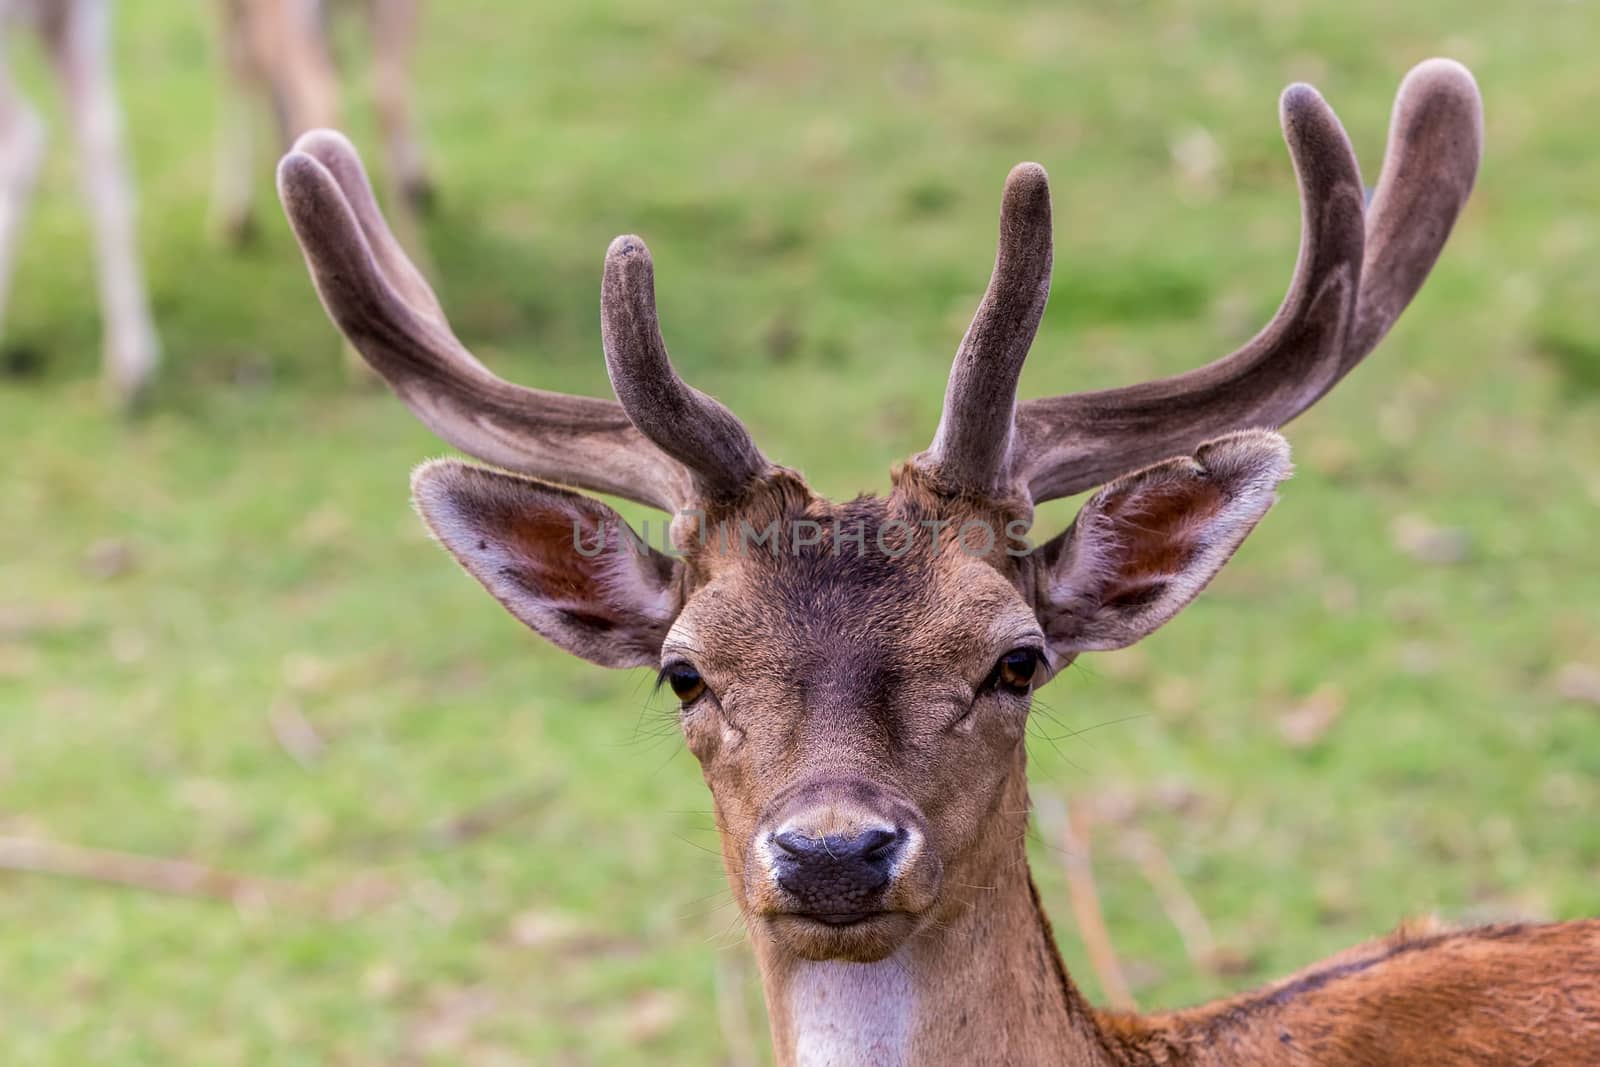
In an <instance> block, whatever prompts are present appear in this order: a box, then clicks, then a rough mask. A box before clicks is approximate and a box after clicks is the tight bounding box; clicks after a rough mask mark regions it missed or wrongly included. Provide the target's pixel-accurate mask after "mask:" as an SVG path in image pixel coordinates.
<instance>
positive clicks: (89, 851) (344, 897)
mask: <svg viewBox="0 0 1600 1067" xmlns="http://www.w3.org/2000/svg"><path fill="white" fill-rule="evenodd" d="M0 871H14V872H17V873H22V874H43V875H50V876H52V877H56V878H71V879H75V880H78V881H85V882H99V883H101V884H104V885H115V886H123V887H125V888H129V889H139V890H143V891H145V892H149V893H162V894H166V895H168V896H180V897H197V898H202V899H207V900H220V901H224V902H226V903H229V904H233V905H235V906H237V907H241V908H252V907H255V908H259V907H286V908H293V909H296V910H301V911H310V912H313V913H317V914H326V915H331V916H334V917H336V918H348V917H349V916H351V915H354V914H357V913H359V912H362V911H367V910H369V909H371V908H373V907H376V906H377V905H379V904H381V903H383V902H384V901H386V900H388V899H389V898H390V897H392V896H393V895H394V887H393V886H392V885H390V884H389V883H388V882H386V881H384V880H382V879H380V878H378V877H376V876H361V877H357V878H352V879H349V880H347V881H345V882H343V883H341V884H340V885H338V886H337V887H335V888H334V889H333V890H332V891H330V892H325V893H317V892H314V891H312V890H311V889H309V888H307V887H306V886H303V885H299V884H296V883H294V882H284V881H279V880H276V879H270V878H258V877H255V876H253V875H247V874H239V873H237V872H234V871H226V870H222V869H221V868H218V867H209V866H207V865H205V864H202V863H195V862H192V861H190V860H175V859H167V858H164V857H158V856H143V855H139V854H137V853H133V852H117V851H114V850H111V849H101V848H87V847H84V846H82V845H69V844H65V843H63V842H60V841H49V840H45V839H42V838H31V837H0Z"/></svg>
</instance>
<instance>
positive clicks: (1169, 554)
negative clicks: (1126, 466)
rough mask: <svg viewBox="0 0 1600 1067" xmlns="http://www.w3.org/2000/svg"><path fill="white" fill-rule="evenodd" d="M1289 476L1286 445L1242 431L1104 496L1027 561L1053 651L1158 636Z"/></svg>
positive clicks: (1265, 434)
mask: <svg viewBox="0 0 1600 1067" xmlns="http://www.w3.org/2000/svg"><path fill="white" fill-rule="evenodd" d="M1289 472H1290V463H1289V445H1288V442H1287V441H1285V440H1284V439H1283V438H1282V437H1281V436H1279V435H1278V434H1276V433H1272V432H1270V431H1266V430H1245V431H1243V432H1240V433H1234V434H1229V435H1228V436H1226V437H1220V438H1217V439H1216V440H1214V441H1210V442H1207V443H1206V444H1204V445H1201V446H1200V448H1199V449H1198V450H1196V452H1195V454H1194V455H1193V456H1183V457H1179V458H1176V459H1169V460H1166V461H1164V462H1162V463H1158V464H1156V465H1155V466H1153V467H1147V468H1145V469H1144V470H1141V471H1137V472H1135V473H1133V474H1130V475H1128V476H1126V477H1124V478H1120V479H1118V480H1117V481H1114V482H1112V483H1110V484H1108V485H1106V486H1105V487H1104V488H1102V489H1101V490H1100V491H1099V492H1097V493H1096V494H1095V495H1094V496H1093V497H1091V498H1090V499H1089V501H1088V503H1086V504H1085V505H1084V506H1083V509H1082V510H1081V511H1079V512H1078V517H1077V519H1076V520H1074V522H1073V524H1072V525H1071V526H1070V527H1068V528H1067V530H1066V531H1065V532H1063V533H1062V534H1060V535H1059V536H1057V537H1055V538H1054V539H1052V540H1050V541H1048V542H1046V543H1045V544H1043V545H1041V546H1040V547H1039V548H1038V549H1036V550H1035V551H1034V553H1033V558H1034V566H1035V571H1034V575H1035V583H1036V586H1035V596H1036V598H1037V611H1038V615H1039V620H1040V623H1041V625H1042V626H1043V627H1044V630H1045V635H1046V637H1047V639H1048V640H1049V642H1050V644H1051V648H1052V651H1053V652H1055V653H1057V654H1059V655H1071V654H1074V653H1077V652H1089V651H1107V650H1110V649H1116V648H1124V647H1126V646H1128V645H1131V644H1133V643H1134V642H1135V641H1138V640H1140V639H1141V638H1143V637H1145V636H1147V635H1148V634H1150V633H1152V632H1153V631H1155V630H1156V629H1158V628H1159V627H1160V626H1161V625H1162V624H1163V623H1165V622H1166V621H1167V620H1168V619H1171V618H1172V617H1173V616H1174V615H1176V614H1177V613H1178V612H1179V611H1180V610H1182V609H1183V607H1184V605H1186V604H1188V603H1189V602H1190V601H1191V600H1193V599H1194V598H1195V597H1196V596H1197V595H1198V594H1199V593H1200V590H1202V589H1204V588H1205V586H1206V584H1207V583H1208V582H1210V581H1211V579H1212V578H1213V577H1215V576H1216V573H1217V572H1218V571H1219V570H1221V569H1222V565H1223V564H1224V563H1226V562H1227V561H1228V559H1229V558H1230V557H1231V556H1232V555H1233V553H1234V551H1235V550H1237V549H1238V547H1239V545H1240V544H1241V543H1242V542H1243V541H1244V539H1245V535H1247V534H1248V533H1249V532H1250V531H1251V530H1252V529H1254V528H1255V525H1256V523H1258V522H1260V521H1261V518H1262V516H1263V515H1265V514H1266V513H1267V509H1268V508H1270V507H1271V506H1272V504H1273V502H1274V501H1275V500H1276V499H1277V486H1278V484H1279V483H1280V482H1282V481H1283V480H1284V479H1285V478H1287V477H1288V476H1289Z"/></svg>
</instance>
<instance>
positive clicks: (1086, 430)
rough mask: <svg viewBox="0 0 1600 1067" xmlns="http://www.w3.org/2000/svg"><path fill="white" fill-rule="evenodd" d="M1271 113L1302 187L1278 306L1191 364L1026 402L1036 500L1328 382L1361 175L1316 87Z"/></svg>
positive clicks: (1357, 253)
mask: <svg viewBox="0 0 1600 1067" xmlns="http://www.w3.org/2000/svg"><path fill="white" fill-rule="evenodd" d="M1280 116H1281V120H1282V125H1283V135H1284V140H1285V141H1286V142H1287V144H1288V147H1289V154H1290V157H1291V158H1292V159H1293V161H1294V167H1295V174H1296V177H1297V178H1298V180H1299V185H1300V208H1301V211H1300V218H1301V235H1300V253H1299V258H1298V260H1297V261H1296V264H1295V271H1294V277H1293V279H1292V280H1291V281H1290V283H1289V290H1288V292H1287V294H1286V295H1285V296H1284V298H1283V303H1282V304H1281V305H1280V306H1279V307H1278V311H1277V314H1276V315H1274V316H1273V318H1272V321H1271V322H1269V323H1268V324H1267V325H1266V327H1265V328H1263V329H1262V330H1261V332H1260V333H1258V334H1256V336H1255V337H1254V338H1252V339H1251V340H1250V341H1248V342H1247V343H1246V344H1245V345H1244V346H1243V347H1242V348H1240V349H1239V350H1238V351H1236V352H1234V353H1233V354H1232V355H1230V356H1227V357H1225V358H1223V359H1220V360H1217V361H1216V362H1215V363H1211V364H1209V365H1207V366H1205V367H1201V368H1199V369H1198V370H1193V371H1189V372H1188V373H1186V374H1179V375H1176V376H1174V377H1171V378H1164V379H1159V380H1157V381H1153V382H1146V383H1144V384H1141V385H1134V386H1128V387H1125V388H1121V389H1107V390H1102V391H1098V392H1089V393H1076V394H1071V395H1067V396H1057V397H1049V398H1045V399H1040V400H1029V401H1025V402H1024V403H1023V404H1022V405H1021V407H1020V409H1019V411H1018V413H1017V433H1018V438H1019V440H1018V443H1017V448H1018V453H1019V455H1018V459H1017V464H1016V467H1017V470H1016V478H1017V479H1018V480H1019V481H1021V482H1022V483H1023V484H1025V485H1026V487H1027V491H1028V493H1029V495H1030V496H1031V497H1032V499H1033V500H1034V501H1035V502H1039V501H1044V500H1053V499H1055V498H1057V497H1062V496H1068V495H1070V494H1072V493H1075V492H1078V491H1080V490H1082V489H1087V488H1089V487H1090V486H1094V485H1099V484H1101V483H1102V482H1106V481H1109V480H1110V479H1112V478H1114V477H1116V476H1117V475H1119V474H1122V473H1125V472H1127V471H1130V470H1135V469H1137V468H1139V467H1143V466H1147V465H1149V464H1151V463H1154V462H1157V461H1159V460H1161V459H1165V458H1167V457H1170V456H1175V455H1182V454H1185V453H1188V452H1192V451H1193V450H1194V449H1195V448H1196V447H1197V446H1198V445H1199V444H1201V443H1202V442H1203V441H1205V440H1207V439H1209V438H1212V437H1216V436H1218V435H1219V434H1222V433H1226V432H1227V431H1229V430H1234V429H1245V428H1249V427H1259V426H1276V425H1278V424H1280V423H1282V422H1284V421H1286V420H1287V419H1289V418H1291V417H1293V416H1294V415H1295V414H1296V413H1297V412H1299V411H1300V410H1301V409H1303V408H1304V407H1305V406H1306V405H1308V404H1310V403H1311V401H1312V400H1314V399H1315V398H1316V397H1318V396H1320V395H1322V393H1323V391H1325V390H1326V389H1327V388H1328V387H1329V386H1331V385H1332V384H1333V382H1334V381H1335V380H1337V376H1338V374H1339V373H1341V367H1340V363H1341V359H1342V357H1343V354H1344V352H1345V346H1346V339H1347V337H1348V336H1349V331H1350V324H1351V322H1352V321H1353V318H1354V314H1355V308H1356V294H1357V291H1358V287H1359V280H1360V275H1361V257H1362V249H1363V244H1364V235H1363V227H1362V202H1363V191H1362V186H1361V173H1360V170H1359V169H1358V168H1357V166H1356V161H1355V155H1354V153H1353V152H1352V151H1351V148H1350V142H1349V140H1348V139H1347V138H1346V136H1345V133H1344V128H1343V127H1342V126H1340V125H1339V120H1338V118H1337V117H1335V116H1334V114H1333V111H1332V110H1331V109H1330V108H1329V107H1328V105H1327V103H1326V102H1324V101H1323V99H1322V97H1321V95H1319V94H1318V93H1317V91H1316V90H1315V89H1312V88H1311V87H1310V86H1308V85H1292V86H1290V87H1289V88H1288V89H1286V90H1285V91H1284V93H1283V97H1282V99H1281V101H1280Z"/></svg>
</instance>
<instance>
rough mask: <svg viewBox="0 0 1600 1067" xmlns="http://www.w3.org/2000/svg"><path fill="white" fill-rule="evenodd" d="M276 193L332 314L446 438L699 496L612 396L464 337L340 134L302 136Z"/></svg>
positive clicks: (634, 492) (606, 488) (504, 459)
mask: <svg viewBox="0 0 1600 1067" xmlns="http://www.w3.org/2000/svg"><path fill="white" fill-rule="evenodd" d="M278 194H279V197H280V199H281V200H282V201H283V206H284V211H285V213H286V214H287V215H288V217H289V223H290V226H291V227H292V228H293V230H294V234H295V237H296V239H297V240H298V241H299V242H300V247H301V250H302V251H303V252H304V254H305V258H306V264H307V266H308V268H309V269H310V271H311V277H312V280H313V282H314V283H315V284H316V287H317V292H318V294H319V295H320V297H321V298H322V303H323V306H324V307H325V308H326V309H327V311H328V314H329V316H330V317H331V318H332V319H333V321H334V323H335V324H336V325H337V326H338V327H339V329H340V330H341V331H343V333H344V335H345V336H346V337H348V338H349V339H350V342H351V343H352V344H353V345H354V346H355V347H356V349H357V350H358V351H359V352H360V353H361V354H362V356H363V357H364V358H365V359H366V360H367V362H368V363H370V364H371V365H372V366H373V368H374V369H376V370H377V371H378V373H379V374H381V375H382V376H383V377H384V379H385V380H386V381H387V382H388V383H389V386H390V387H391V388H392V389H393V390H394V391H395V393H396V394H397V395H398V396H399V397H400V399H401V400H402V401H404V402H405V404H406V406H407V407H409V408H410V409H411V410H412V412H413V413H414V414H415V415H416V416H417V417H418V418H419V419H420V420H421V421H422V422H423V423H424V424H426V425H427V426H428V427H429V428H430V429H431V430H433V431H434V432H435V433H436V434H438V435H439V436H440V437H441V438H443V439H444V440H445V441H447V442H449V443H450V444H451V445H454V446H455V447H457V448H459V449H461V450H462V451H463V452H466V453H468V454H469V455H472V456H476V457H477V458H479V459H482V460H485V461H487V462H489V463H493V464H495V465H497V466H501V467H505V468H507V469H508V470H514V471H518V472H521V473H524V474H530V475H533V476H535V477H538V478H543V479H546V480H549V481H554V482H560V483H562V484H565V485H570V486H575V487H578V488H583V489H589V490H593V491H596V492H602V493H611V494H615V495H617V496H621V497H624V498H626V499H629V500H634V501H637V502H639V503H642V504H648V505H651V506H653V507H658V508H661V509H662V510H666V511H672V510H674V509H676V508H678V507H681V506H683V505H684V504H686V503H689V502H691V501H693V500H694V493H693V486H692V484H691V479H690V478H689V475H688V472H687V471H686V470H684V469H683V468H682V467H681V466H680V465H679V464H678V463H677V462H675V461H674V460H673V459H671V458H670V457H668V456H666V455H664V454H663V453H662V452H661V451H660V450H658V449H657V448H656V447H655V446H654V445H652V444H651V443H650V442H649V441H647V440H645V439H644V437H643V436H641V435H640V433H639V432H638V431H637V430H636V429H634V427H633V425H632V424H631V423H630V422H629V421H628V418H627V415H626V414H625V413H624V412H623V410H622V408H621V406H620V405H618V404H617V403H616V402H614V401H609V400H600V399H595V398H590V397H575V396H566V395H563V394H560V393H549V392H545V391H543V390H539V389H528V388H525V387H523V386H519V385H513V384H512V383H510V382H507V381H505V380H503V379H501V378H499V377H497V376H496V375H494V374H492V373H490V371H489V370H488V369H487V368H486V367H484V365H483V364H482V363H480V362H478V360H477V359H475V358H474V357H473V356H472V354H471V353H470V352H468V351H467V350H466V348H465V347H463V346H462V344H461V342H460V341H458V340H457V339H456V337H455V335H454V334H453V333H452V332H451V331H450V327H449V324H448V322H446V320H445V317H444V313H443V312H442V311H441V310H440V307H439V302H438V300H437V299H436V298H435V297H434V295H433V291H432V289H430V288H429V287H428V284H427V282H426V281H424V280H423V278H422V275H421V273H420V272H419V271H418V270H417V269H416V268H415V267H414V266H413V265H412V264H411V262H410V260H409V259H407V258H406V256H405V254H404V252H402V251H401V250H400V246H399V243H398V242H397V241H396V240H395V239H394V236H393V234H391V233H390V231H389V228H388V226H387V225H386V224H385V223H384V221H383V216H382V215H381V214H380V213H379V211H378V208H377V205H376V202H375V200H374V198H373V195H372V189H371V186H370V184H369V183H368V181H367V177H366V173H365V171H364V169H363V168H362V166H361V160H360V157H359V156H358V155H357V154H356V151H355V149H354V148H353V147H351V145H350V143H349V142H348V141H347V140H345V139H344V138H343V137H342V136H340V135H339V134H337V133H333V132H332V131H328V130H321V131H315V132H312V133H309V134H307V135H305V136H304V137H302V138H301V139H300V140H299V142H297V144H296V145H295V147H294V149H292V150H291V151H290V152H289V154H288V155H286V156H285V157H284V158H283V161H282V162H281V163H280V164H279V166H278Z"/></svg>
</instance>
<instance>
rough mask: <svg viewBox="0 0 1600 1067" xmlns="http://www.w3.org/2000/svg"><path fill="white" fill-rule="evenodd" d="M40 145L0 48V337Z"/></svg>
mask: <svg viewBox="0 0 1600 1067" xmlns="http://www.w3.org/2000/svg"><path fill="white" fill-rule="evenodd" d="M44 144H45V135H44V123H43V122H41V121H40V119H39V116H38V113H37V112H35V111H34V110H33V107H32V105H30V104H29V103H28V102H27V100H25V99H23V97H22V94H21V93H20V92H19V91H18V90H17V86H16V83H15V82H13V81H12V80H11V70H10V68H9V66H8V65H7V59H6V53H5V50H4V49H3V48H0V336H3V334H4V329H5V321H6V297H7V295H8V294H9V293H10V291H11V271H12V268H13V266H14V264H15V261H16V254H17V243H18V240H19V238H20V237H21V234H22V222H23V219H24V218H26V217H27V213H28V201H29V200H30V199H31V198H32V195H33V183H34V179H35V178H36V177H37V176H38V173H39V164H40V162H42V161H43V159H44Z"/></svg>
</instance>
